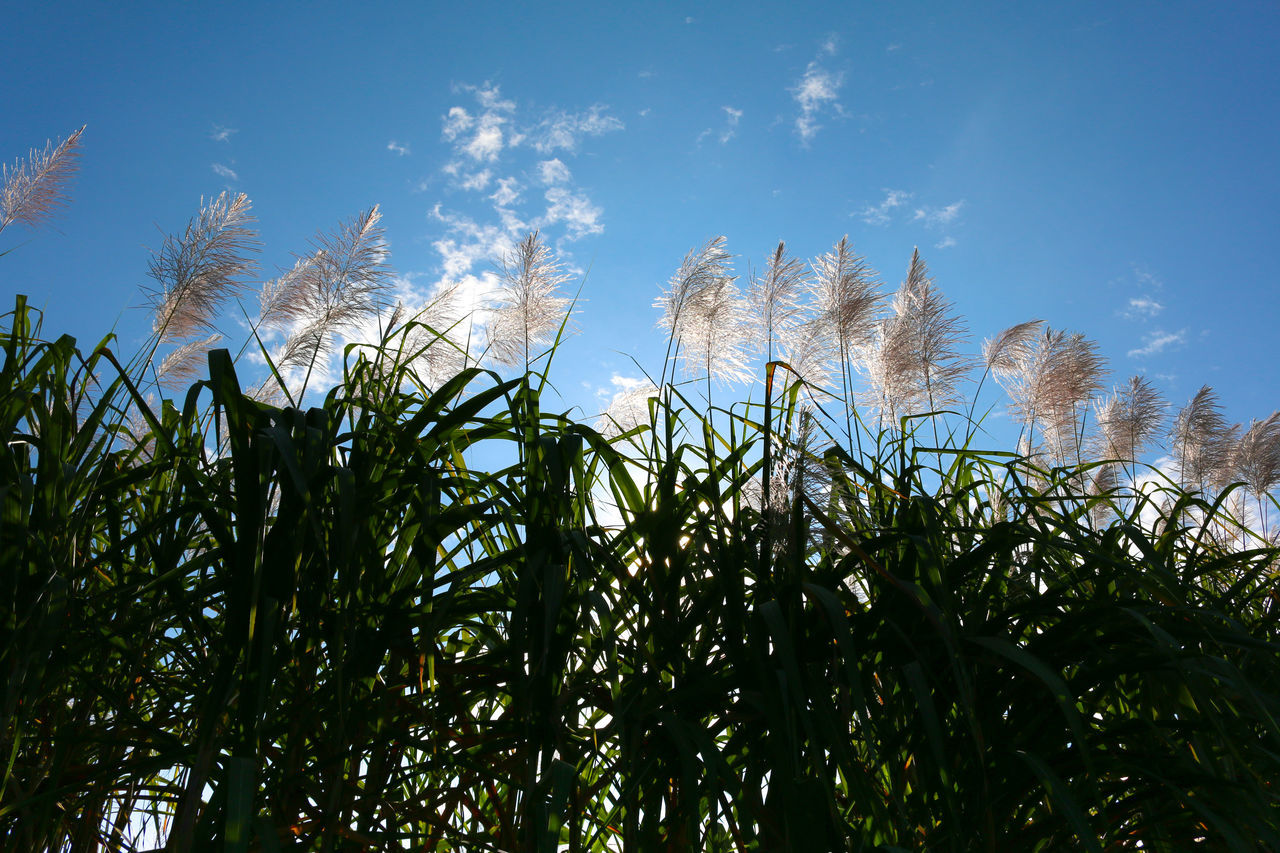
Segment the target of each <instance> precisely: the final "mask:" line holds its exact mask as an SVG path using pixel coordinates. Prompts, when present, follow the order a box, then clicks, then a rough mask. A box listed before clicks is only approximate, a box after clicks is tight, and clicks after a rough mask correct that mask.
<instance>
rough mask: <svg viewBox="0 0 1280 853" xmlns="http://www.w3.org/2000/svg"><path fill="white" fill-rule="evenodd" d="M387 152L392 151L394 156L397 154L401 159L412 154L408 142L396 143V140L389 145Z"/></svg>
mask: <svg viewBox="0 0 1280 853" xmlns="http://www.w3.org/2000/svg"><path fill="white" fill-rule="evenodd" d="M387 150H388V151H390V152H391V153H392V154H396V155H398V156H400V157H403V156H405V155H406V154H408V153H410V152H409V144H408V143H407V142H406V143H401V142H396V141H395V140H394V139H393V140H391V141H390V142H388V143H387Z"/></svg>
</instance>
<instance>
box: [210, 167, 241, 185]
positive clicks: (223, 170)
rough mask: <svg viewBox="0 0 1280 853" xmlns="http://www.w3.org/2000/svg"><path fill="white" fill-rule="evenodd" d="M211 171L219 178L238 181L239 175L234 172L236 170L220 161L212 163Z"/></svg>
mask: <svg viewBox="0 0 1280 853" xmlns="http://www.w3.org/2000/svg"><path fill="white" fill-rule="evenodd" d="M213 171H214V174H216V175H217V176H218V177H220V178H226V179H227V180H228V181H238V180H240V176H239V175H237V174H236V170H235V169H232V168H231V167H230V166H224V165H222V164H221V163H214V164H213Z"/></svg>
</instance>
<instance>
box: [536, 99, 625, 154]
mask: <svg viewBox="0 0 1280 853" xmlns="http://www.w3.org/2000/svg"><path fill="white" fill-rule="evenodd" d="M605 110H606V108H605V107H604V106H602V105H600V104H596V105H594V106H592V107H591V108H590V109H588V110H587V111H586V112H581V113H570V112H566V111H564V110H551V111H549V112H548V113H547V114H546V115H544V116H543V117H542V119H541V120H540V121H539V122H538V123H537V124H535V125H534V126H533V127H532V128H530V129H529V131H528V140H529V144H530V145H532V146H533V147H534V149H535V150H537V152H538V153H539V154H550V153H551V152H552V151H555V150H556V149H560V148H563V149H564V150H566V151H570V152H572V151H576V150H577V148H578V142H579V141H580V140H581V139H582V137H584V136H600V135H602V134H605V133H609V132H610V131H614V130H622V129H623V127H624V126H625V125H623V123H622V120H621V119H619V118H617V117H616V116H611V115H609V114H608V113H606V112H605Z"/></svg>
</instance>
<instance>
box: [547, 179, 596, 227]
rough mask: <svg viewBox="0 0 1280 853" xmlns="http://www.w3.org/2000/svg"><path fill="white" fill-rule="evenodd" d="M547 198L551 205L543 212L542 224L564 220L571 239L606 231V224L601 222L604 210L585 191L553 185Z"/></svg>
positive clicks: (548, 191)
mask: <svg viewBox="0 0 1280 853" xmlns="http://www.w3.org/2000/svg"><path fill="white" fill-rule="evenodd" d="M546 199H547V201H548V202H549V203H550V206H549V207H548V208H547V210H546V213H544V214H543V216H542V219H541V221H540V224H543V225H554V224H556V223H558V222H563V223H564V224H565V226H566V227H567V228H568V229H569V234H568V237H569V239H571V240H577V239H579V238H581V237H585V236H587V235H588V234H600V233H602V232H603V231H604V225H602V224H601V223H600V216H601V215H602V214H603V213H604V211H602V210H601V209H600V208H599V207H596V206H595V205H594V204H592V203H591V199H589V198H587V197H586V195H584V194H583V193H580V192H575V191H574V190H571V189H569V188H567V187H551V188H550V189H548V190H547V192H546Z"/></svg>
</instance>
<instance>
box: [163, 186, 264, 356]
mask: <svg viewBox="0 0 1280 853" xmlns="http://www.w3.org/2000/svg"><path fill="white" fill-rule="evenodd" d="M249 208H250V202H249V197H248V196H246V195H245V194H244V193H240V194H239V195H237V196H235V197H234V198H229V197H228V195H227V194H226V193H225V192H224V193H222V194H221V195H219V196H218V197H217V198H216V199H215V200H214V201H212V202H210V203H209V204H207V205H206V204H203V202H202V204H201V208H200V213H199V214H197V215H196V217H195V218H194V219H192V220H191V221H190V222H188V223H187V229H186V231H185V232H184V233H183V234H182V236H181V237H175V236H174V235H172V234H170V235H169V236H167V237H165V239H164V244H163V245H162V246H161V247H160V251H158V252H156V253H155V254H154V255H153V256H152V258H151V261H150V263H149V265H148V266H149V269H150V274H151V277H152V278H153V279H155V280H156V282H157V284H158V287H156V288H151V289H149V290H148V299H149V301H150V303H151V306H152V315H153V316H152V322H151V326H152V330H153V331H154V332H155V333H156V334H157V335H158V336H159V340H160V341H161V342H167V341H172V340H175V339H179V338H186V337H190V336H191V335H194V334H197V333H198V332H202V331H211V330H212V329H213V323H214V319H215V317H216V316H217V314H218V310H219V308H220V307H221V306H222V303H223V302H224V301H225V300H227V299H228V298H230V297H232V296H235V295H236V294H238V293H240V292H241V291H243V290H244V288H245V284H244V282H243V281H242V280H241V279H242V278H243V277H245V276H248V275H250V274H252V273H253V272H254V270H255V269H256V265H255V264H254V262H253V261H251V260H249V259H248V258H247V257H246V254H247V253H248V252H249V251H251V250H254V249H256V248H257V247H258V243H257V240H256V235H255V234H254V232H253V230H252V229H250V228H249V223H251V222H253V217H252V216H251V215H250V214H249Z"/></svg>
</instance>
